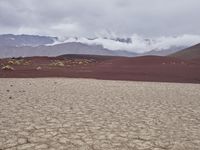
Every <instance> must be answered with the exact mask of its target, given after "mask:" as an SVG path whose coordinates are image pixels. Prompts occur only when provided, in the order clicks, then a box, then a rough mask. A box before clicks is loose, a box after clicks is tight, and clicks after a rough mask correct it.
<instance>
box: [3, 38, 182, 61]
mask: <svg viewBox="0 0 200 150" xmlns="http://www.w3.org/2000/svg"><path fill="white" fill-rule="evenodd" d="M104 39H108V38H104ZM87 40H88V41H92V40H94V39H89V38H87ZM109 40H113V41H117V42H121V43H126V44H129V43H132V42H134V41H132V39H131V38H111V39H109ZM57 41H58V38H57V37H50V36H38V35H13V34H5V35H0V58H6V57H20V56H22V57H27V56H58V55H63V54H90V55H108V56H127V57H136V56H145V55H157V56H167V55H169V54H172V53H174V52H177V51H179V50H182V49H184V48H186V47H170V48H168V49H165V50H163V49H153V50H152V51H149V52H145V53H135V52H132V51H127V50H123V49H122V50H111V49H108V48H104V46H103V45H100V44H87V43H81V42H63V43H62V42H60V44H59V42H58V43H57V44H56V42H57ZM145 41H146V42H149V41H150V40H148V39H145Z"/></svg>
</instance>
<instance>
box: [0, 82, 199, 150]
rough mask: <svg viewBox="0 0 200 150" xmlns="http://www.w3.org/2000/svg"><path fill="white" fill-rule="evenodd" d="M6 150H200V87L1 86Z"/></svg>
mask: <svg viewBox="0 0 200 150" xmlns="http://www.w3.org/2000/svg"><path fill="white" fill-rule="evenodd" d="M0 85H1V86H0V149H1V150H16V149H17V150H32V149H37V150H38V149H49V150H111V149H112V150H125V149H126V150H129V149H130V150H199V149H200V85H198V84H178V83H176V84H175V83H174V84H172V83H153V82H152V83H150V82H149V83H146V82H126V81H102V80H88V79H67V78H65V79H62V78H60V79H57V78H51V79H50V78H45V79H0Z"/></svg>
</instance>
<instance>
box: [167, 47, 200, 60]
mask: <svg viewBox="0 0 200 150" xmlns="http://www.w3.org/2000/svg"><path fill="white" fill-rule="evenodd" d="M169 56H170V57H176V58H180V59H187V60H191V59H199V60H200V44H197V45H194V46H192V47H189V48H186V49H184V50H181V51H179V52H176V53H174V54H171V55H169Z"/></svg>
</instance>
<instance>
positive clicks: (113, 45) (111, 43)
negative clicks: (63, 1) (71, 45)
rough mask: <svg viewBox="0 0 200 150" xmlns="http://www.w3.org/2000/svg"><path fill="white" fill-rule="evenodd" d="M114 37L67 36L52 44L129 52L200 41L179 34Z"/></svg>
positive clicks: (186, 45)
mask: <svg viewBox="0 0 200 150" xmlns="http://www.w3.org/2000/svg"><path fill="white" fill-rule="evenodd" d="M115 39H116V37H115V38H113V37H110V38H103V37H98V38H95V39H88V38H85V37H82V38H68V39H67V40H63V39H62V40H63V41H56V42H55V43H54V44H59V43H68V42H80V43H84V44H88V45H102V46H103V47H104V48H107V49H110V50H127V51H131V52H138V53H142V52H147V51H151V50H166V49H169V48H173V47H189V46H192V45H195V44H198V43H200V36H199V35H180V36H175V37H172V36H169V37H164V36H163V37H157V38H150V39H149V38H145V37H142V36H139V35H136V34H135V35H133V36H131V37H130V39H131V42H120V41H117V40H115ZM125 39H126V38H125Z"/></svg>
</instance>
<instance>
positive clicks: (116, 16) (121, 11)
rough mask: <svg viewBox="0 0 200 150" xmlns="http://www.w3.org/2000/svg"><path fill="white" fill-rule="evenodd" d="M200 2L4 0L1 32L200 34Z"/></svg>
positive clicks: (2, 3) (171, 0)
mask: <svg viewBox="0 0 200 150" xmlns="http://www.w3.org/2000/svg"><path fill="white" fill-rule="evenodd" d="M199 6H200V1H199V0H53V1H50V0H1V1H0V34H3V33H14V34H22V33H24V34H42V35H52V36H82V37H83V36H89V37H94V36H96V35H103V36H104V35H107V34H117V35H123V36H132V35H133V34H138V35H142V36H147V37H156V36H175V35H182V34H195V35H198V34H200V29H199V26H200V20H199V19H198V18H199V14H200V9H199Z"/></svg>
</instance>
